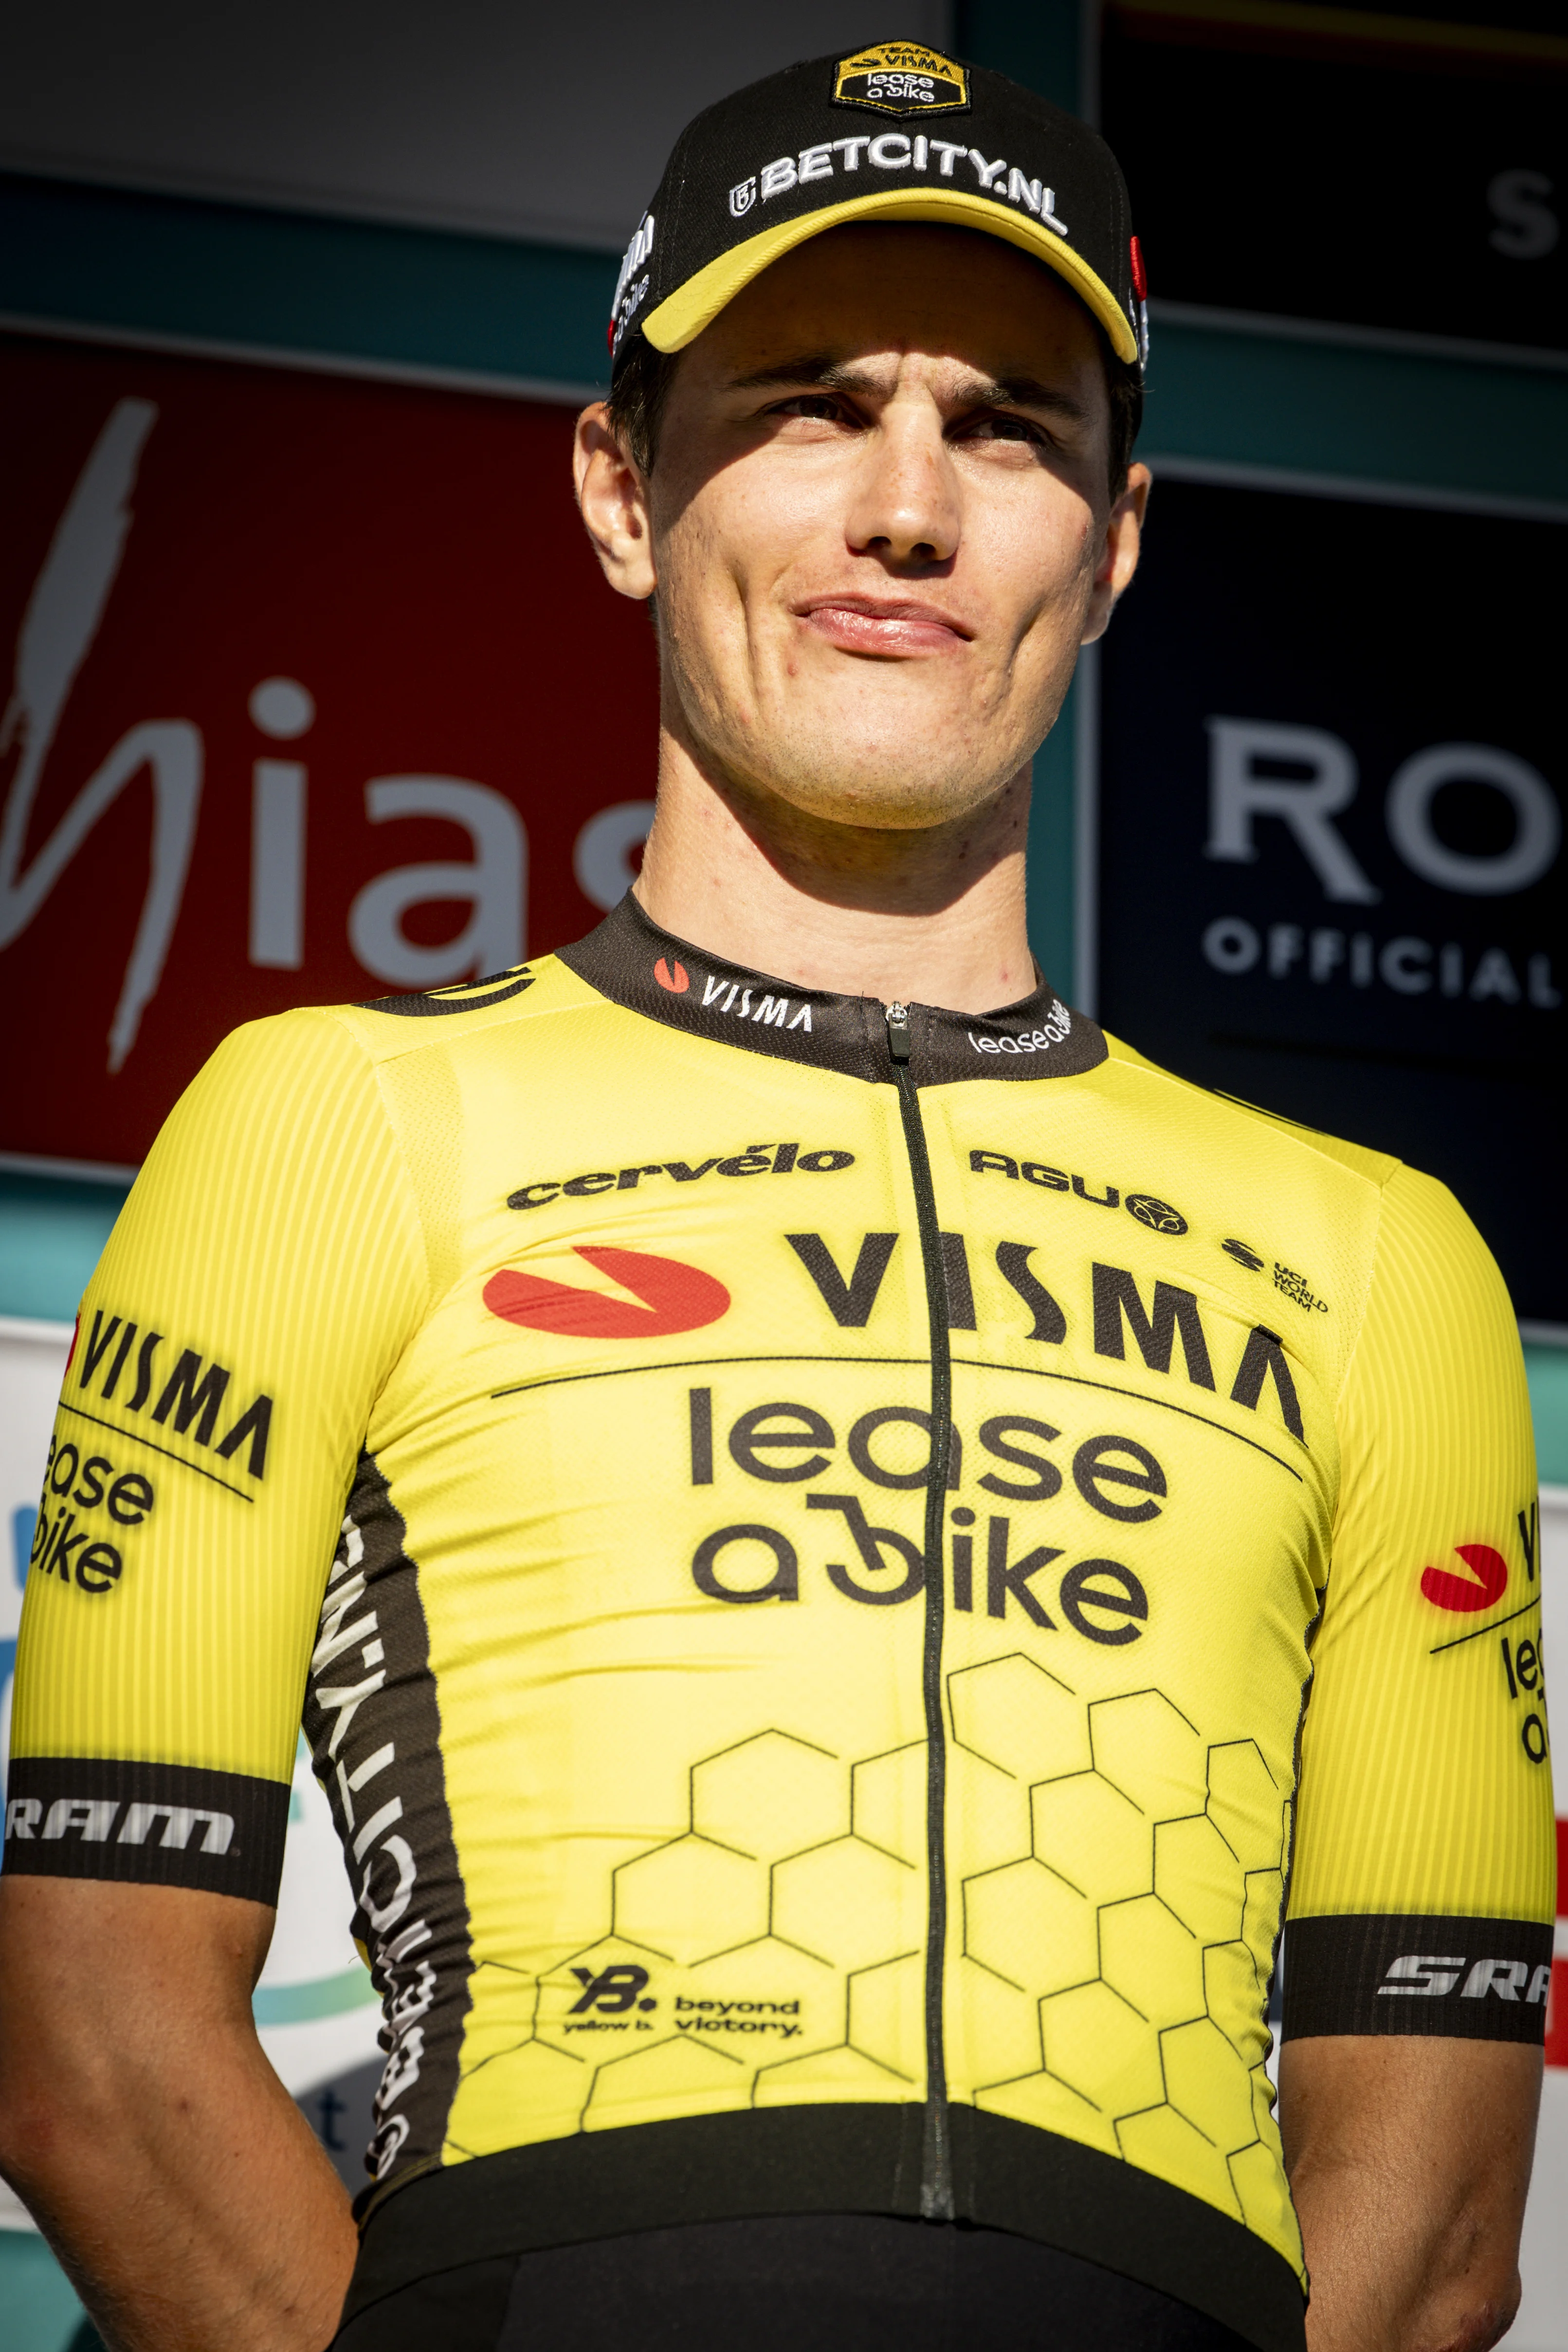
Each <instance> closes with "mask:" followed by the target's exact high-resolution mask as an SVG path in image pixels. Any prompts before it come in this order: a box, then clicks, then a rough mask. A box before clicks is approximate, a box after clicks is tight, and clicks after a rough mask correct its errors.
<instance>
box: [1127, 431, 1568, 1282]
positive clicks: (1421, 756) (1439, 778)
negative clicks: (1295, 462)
mask: <svg viewBox="0 0 1568 2352" xmlns="http://www.w3.org/2000/svg"><path fill="white" fill-rule="evenodd" d="M1177 471H1178V469H1176V468H1169V469H1166V471H1164V472H1163V474H1162V477H1161V478H1160V480H1159V482H1158V484H1157V487H1156V488H1155V492H1154V501H1153V508H1152V528H1151V530H1150V532H1149V538H1148V551H1147V562H1146V565H1145V566H1144V568H1143V569H1142V571H1141V572H1140V576H1139V580H1138V584H1137V588H1136V591H1135V593H1132V594H1131V595H1130V596H1129V597H1128V598H1127V601H1126V603H1125V604H1124V606H1123V607H1122V610H1121V613H1120V614H1118V616H1117V620H1116V625H1115V626H1114V627H1113V628H1112V630H1111V631H1110V635H1109V636H1108V637H1107V639H1106V641H1105V648H1104V652H1103V655H1102V656H1101V659H1100V685H1101V696H1100V762H1099V831H1100V856H1099V875H1098V889H1097V893H1096V898H1095V906H1094V916H1095V921H1094V931H1093V938H1094V942H1095V954H1094V957H1093V972H1092V981H1091V987H1092V991H1093V993H1094V996H1095V998H1096V1008H1095V1009H1096V1010H1097V1011H1098V1012H1099V1013H1100V1017H1101V1018H1102V1019H1103V1020H1104V1021H1106V1022H1107V1024H1109V1025H1110V1027H1111V1028H1112V1029H1113V1030H1115V1031H1117V1032H1119V1033H1120V1034H1122V1035H1125V1036H1128V1037H1131V1038H1134V1039H1135V1040H1136V1041H1137V1043H1138V1045H1139V1047H1140V1049H1141V1050H1142V1052H1144V1053H1148V1054H1152V1055H1153V1056H1154V1058H1155V1059H1156V1060H1157V1061H1161V1062H1166V1063H1169V1064H1170V1065H1171V1066H1173V1067H1174V1068H1177V1069H1179V1070H1181V1071H1182V1072H1183V1073H1184V1075H1185V1076H1188V1077H1193V1078H1196V1079H1198V1080H1200V1081H1201V1082H1202V1083H1203V1084H1204V1085H1205V1086H1211V1087H1219V1088H1221V1089H1222V1090H1223V1091H1225V1092H1226V1093H1229V1094H1235V1095H1240V1096H1242V1097H1244V1098H1245V1099H1246V1100H1247V1101H1250V1102H1256V1103H1261V1104H1263V1105H1265V1106H1267V1107H1268V1108H1270V1109H1272V1110H1277V1111H1281V1112H1284V1113H1286V1114H1287V1115H1288V1116H1289V1117H1291V1118H1300V1119H1303V1120H1305V1121H1306V1122H1307V1123H1308V1124H1309V1125H1310V1126H1313V1127H1319V1128H1323V1129H1327V1130H1328V1131H1329V1132H1330V1133H1332V1134H1342V1135H1349V1136H1353V1137H1355V1138H1356V1139H1358V1140H1359V1141H1361V1142H1363V1143H1371V1144H1374V1145H1375V1146H1377V1147H1378V1148H1379V1149H1380V1150H1386V1151H1392V1152H1394V1153H1395V1154H1396V1155H1397V1156H1398V1157H1399V1158H1401V1159H1405V1160H1409V1161H1410V1162H1411V1163H1412V1164H1413V1165H1414V1166H1415V1167H1418V1168H1424V1169H1426V1170H1427V1171H1429V1172H1430V1173H1431V1174H1433V1175H1436V1176H1441V1177H1442V1178H1443V1179H1444V1181H1446V1182H1447V1183H1448V1184H1451V1185H1452V1186H1453V1188H1454V1190H1455V1191H1456V1192H1458V1195H1459V1197H1460V1199H1461V1200H1462V1201H1463V1202H1465V1204H1466V1206H1467V1207H1468V1210H1469V1212H1470V1213H1471V1215H1472V1216H1473V1217H1475V1218H1476V1220H1477V1221H1478V1223H1479V1224H1480V1226H1481V1228H1482V1231H1483V1232H1484V1233H1485V1234H1487V1235H1488V1237H1489V1240H1490V1242H1491V1244H1492V1248H1493V1250H1494V1251H1495V1252H1496V1254H1497V1256H1498V1258H1499V1260H1500V1264H1501V1265H1502V1269H1503V1273H1504V1275H1505V1276H1506V1278H1507V1280H1508V1283H1509V1286H1510V1289H1511V1291H1512V1294H1513V1298H1514V1304H1515V1306H1516V1307H1517V1309H1518V1311H1519V1313H1520V1314H1521V1315H1523V1316H1526V1317H1529V1318H1533V1319H1535V1320H1537V1321H1540V1322H1549V1323H1550V1322H1556V1323H1568V1229H1565V1228H1564V1224H1563V1210H1562V1195H1563V1163H1562V1157H1561V1153H1560V1150H1556V1149H1553V1148H1552V1144H1551V1143H1550V1141H1549V1139H1550V1138H1551V1137H1552V1136H1554V1135H1555V1136H1557V1137H1558V1138H1561V1137H1562V1136H1563V1134H1564V1133H1568V1083H1565V1082H1568V1013H1564V1010H1563V989H1564V987H1565V986H1568V889H1565V888H1564V877H1565V874H1568V859H1564V857H1563V855H1562V846H1563V821H1562V794H1563V773H1564V769H1563V732H1562V723H1561V707H1560V706H1561V694H1560V688H1559V684H1558V677H1559V671H1560V667H1561V636H1562V611H1561V595H1560V590H1559V589H1558V586H1557V583H1558V582H1559V581H1560V579H1561V576H1562V572H1563V557H1564V555H1565V554H1568V529H1565V528H1564V525H1565V523H1568V509H1564V510H1563V517H1562V519H1561V520H1546V521H1540V520H1524V519H1522V518H1521V516H1519V515H1518V514H1513V513H1507V512H1505V513H1503V514H1500V515H1499V514H1489V513H1487V512H1485V511H1481V512H1477V511H1475V510H1473V509H1469V508H1467V507H1465V506H1458V508H1456V506H1455V505H1454V504H1453V503H1444V502H1441V501H1439V502H1432V500H1431V498H1430V494H1427V495H1426V496H1422V495H1421V494H1418V493H1415V492H1413V491H1405V492H1404V493H1401V494H1396V495H1395V496H1394V498H1392V499H1391V498H1390V497H1389V496H1388V494H1387V493H1386V492H1384V493H1382V494H1374V493H1373V491H1371V490H1370V489H1364V490H1360V491H1358V493H1357V494H1356V495H1355V496H1353V497H1344V496H1340V497H1334V496H1331V495H1326V494H1325V488H1324V487H1323V486H1313V485H1310V484H1309V483H1307V482H1304V481H1303V482H1299V483H1297V484H1295V485H1294V486H1293V487H1292V488H1290V489H1289V491H1286V490H1282V489H1277V488H1270V489H1263V488H1254V487H1248V488H1239V487H1234V486H1221V485H1218V484H1215V483H1212V482H1202V481H1192V480H1183V479H1181V478H1179V476H1178V478H1174V479H1173V478H1171V477H1172V475H1173V474H1175V473H1177ZM1263 1213H1264V1212H1263V1210H1262V1206H1261V1204H1260V1205H1259V1214H1260V1215H1262V1214H1263Z"/></svg>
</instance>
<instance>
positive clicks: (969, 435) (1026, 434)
mask: <svg viewBox="0 0 1568 2352" xmlns="http://www.w3.org/2000/svg"><path fill="white" fill-rule="evenodd" d="M961 438H962V439H963V440H965V441H1033V442H1036V443H1038V444H1040V445H1041V446H1043V445H1044V442H1045V438H1046V436H1045V435H1044V434H1043V433H1042V432H1041V430H1040V428H1039V426H1038V425H1031V424H1030V423H1029V420H1028V418H1027V417H1026V416H976V417H973V418H972V419H971V420H970V422H969V423H968V424H967V425H964V426H963V431H962V435H961Z"/></svg>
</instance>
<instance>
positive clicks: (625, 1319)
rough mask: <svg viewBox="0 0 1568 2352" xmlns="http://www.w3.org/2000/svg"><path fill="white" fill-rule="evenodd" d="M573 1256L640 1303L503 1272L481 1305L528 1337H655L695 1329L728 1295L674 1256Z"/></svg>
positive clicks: (585, 1252)
mask: <svg viewBox="0 0 1568 2352" xmlns="http://www.w3.org/2000/svg"><path fill="white" fill-rule="evenodd" d="M576 1254H577V1255H578V1256H579V1257H581V1258H586V1259H587V1261H588V1264H589V1265H591V1266H593V1267H594V1268H595V1271H596V1272H597V1273H600V1274H606V1275H608V1276H609V1277H610V1280H611V1281H612V1282H618V1283H619V1284H620V1285H621V1286H622V1288H623V1289H625V1290H630V1291H635V1292H636V1294H637V1297H638V1298H640V1299H641V1301H642V1305H641V1306H640V1307H634V1306H632V1305H631V1303H630V1301H629V1300H627V1299H625V1298H611V1297H606V1296H605V1293H604V1292H603V1291H601V1290H577V1289H574V1287H573V1286H572V1285H571V1284H570V1283H566V1282H546V1281H545V1280H544V1278H543V1276H541V1275H537V1274H519V1273H518V1272H517V1271H516V1269H515V1268H514V1267H511V1266H507V1267H505V1268H504V1269H503V1270H502V1271H501V1272H500V1274H492V1275H491V1276H490V1278H489V1281H488V1282H487V1283H486V1285H485V1291H484V1297H485V1305H486V1306H487V1307H489V1310H490V1313H491V1314H492V1315H499V1316H500V1317H501V1318H503V1319H504V1320H505V1321H506V1322H508V1323H521V1324H522V1325H524V1326H525V1327H526V1328H528V1329H530V1330H532V1331H559V1332H560V1333H562V1334H563V1337H566V1338H569V1339H663V1338H664V1337H665V1336H666V1335H667V1334H668V1333H669V1332H673V1331H697V1330H700V1328H702V1326H703V1324H705V1323H717V1321H718V1320H719V1318H720V1317H721V1315H724V1314H727V1313H728V1312H729V1307H730V1294H729V1292H728V1291H727V1290H726V1289H725V1287H724V1286H723V1284H722V1283H721V1282H720V1281H717V1280H716V1279H715V1277H714V1276H712V1275H710V1274H704V1273H703V1271H702V1269H701V1267H700V1266H695V1265H682V1264H681V1262H680V1260H679V1258H675V1257H654V1256H652V1255H649V1253H648V1252H647V1251H646V1250H628V1249H595V1248H591V1247H589V1246H588V1245H587V1244H579V1245H578V1248H577V1253H576Z"/></svg>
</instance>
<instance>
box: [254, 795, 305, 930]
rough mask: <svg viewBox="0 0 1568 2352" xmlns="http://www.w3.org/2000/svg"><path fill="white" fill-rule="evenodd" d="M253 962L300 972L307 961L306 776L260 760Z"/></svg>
mask: <svg viewBox="0 0 1568 2352" xmlns="http://www.w3.org/2000/svg"><path fill="white" fill-rule="evenodd" d="M250 961H251V962H252V963H253V964H256V965H258V966H259V967H261V968H263V969H265V970H268V971H299V969H300V965H301V964H302V963H303V962H304V961H305V771H304V769H303V768H302V767H301V766H300V762H299V761H297V760H258V761H257V762H256V765H255V767H254V768H253V769H252V770H251V786H250Z"/></svg>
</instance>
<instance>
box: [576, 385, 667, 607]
mask: <svg viewBox="0 0 1568 2352" xmlns="http://www.w3.org/2000/svg"><path fill="white" fill-rule="evenodd" d="M572 473H573V478H574V481H575V482H576V485H577V511H578V513H579V514H580V515H581V516H582V518H583V521H584V526H585V528H586V530H587V533H588V536H589V538H590V539H591V540H592V541H593V542H594V547H595V552H596V554H597V555H598V558H599V562H601V563H602V564H603V566H604V568H605V579H606V580H607V581H608V582H609V583H610V585H611V587H612V588H614V589H616V590H617V591H618V592H619V593H620V594H621V595H623V596H631V597H635V598H636V599H637V602H638V603H639V604H640V603H641V602H642V601H643V600H644V599H645V598H647V597H649V596H651V595H652V594H653V592H654V590H655V589H656V588H657V587H658V575H657V573H656V572H655V570H654V562H653V532H652V530H651V528H650V526H649V521H648V510H647V484H646V483H645V482H644V480H643V478H642V476H641V474H640V473H639V472H638V471H637V467H636V466H634V465H633V463H632V461H631V459H630V458H629V457H627V455H626V451H625V450H624V449H623V448H622V446H621V445H620V443H619V441H617V440H616V436H615V433H614V431H613V430H612V428H611V425H610V412H609V410H608V409H607V408H606V407H605V404H604V402H603V401H602V400H596V401H595V402H594V404H593V405H592V407H590V408H585V409H584V411H583V414H582V415H581V416H580V417H579V418H578V419H577V433H576V438H575V441H574V446H573V451H572Z"/></svg>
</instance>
